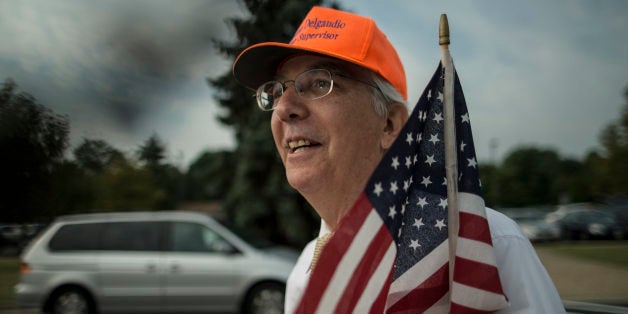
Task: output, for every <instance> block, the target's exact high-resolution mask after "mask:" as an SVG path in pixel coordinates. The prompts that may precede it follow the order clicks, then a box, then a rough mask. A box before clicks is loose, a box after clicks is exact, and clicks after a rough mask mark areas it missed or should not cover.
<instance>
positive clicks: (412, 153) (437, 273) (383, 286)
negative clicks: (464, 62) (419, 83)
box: [297, 65, 507, 313]
mask: <svg viewBox="0 0 628 314" xmlns="http://www.w3.org/2000/svg"><path fill="white" fill-rule="evenodd" d="M444 73H445V71H444V67H443V66H442V65H439V66H438V68H437V70H436V72H435V73H434V76H433V77H432V79H431V81H430V83H429V84H428V86H427V87H426V89H425V90H424V92H423V94H422V95H421V97H420V98H419V101H418V103H417V105H416V106H415V108H414V110H413V112H412V114H411V116H410V118H409V120H408V122H407V123H406V125H405V126H404V128H403V130H402V133H400V135H399V137H398V138H397V140H396V141H395V143H394V144H393V146H392V147H391V149H390V150H389V151H388V152H387V154H386V155H385V156H384V158H383V159H382V161H381V162H380V164H379V165H378V167H377V169H375V171H374V173H373V175H372V177H371V178H370V180H369V182H368V183H367V185H366V188H365V191H364V192H363V193H362V194H361V195H360V197H359V198H358V200H357V201H356V203H355V205H354V206H353V207H352V208H351V210H349V212H348V213H347V215H346V216H345V218H343V220H342V221H341V222H340V224H339V226H338V228H337V230H336V231H335V232H334V234H333V236H332V238H331V239H330V241H329V243H328V244H327V245H326V246H325V248H324V249H323V251H322V254H321V256H320V259H319V261H318V263H317V265H316V268H315V269H314V270H313V272H312V274H311V276H310V281H309V283H308V286H307V288H306V290H305V293H304V295H303V297H302V299H301V303H300V304H299V307H298V309H297V313H350V312H353V313H384V312H387V313H424V312H427V313H446V312H450V313H484V312H490V311H495V310H497V309H500V308H502V307H504V306H505V305H506V304H507V301H506V298H505V296H504V294H503V291H502V288H501V283H500V280H499V274H498V272H497V266H496V262H495V254H494V252H493V247H492V242H491V237H490V232H489V227H488V222H487V220H486V212H485V208H484V201H483V199H482V197H481V194H482V192H481V186H480V181H479V173H478V165H477V161H476V157H475V148H474V145H473V139H472V134H471V126H470V121H469V115H468V112H467V108H466V104H465V101H464V95H463V94H462V87H461V86H460V82H459V80H458V77H457V74H455V71H454V72H453V73H454V100H455V102H454V107H455V131H456V132H455V133H456V146H457V160H458V198H457V200H458V201H457V202H458V207H459V225H460V227H459V233H458V238H457V240H456V243H457V244H456V257H455V267H454V272H453V274H454V279H453V284H452V287H451V289H450V284H449V282H450V279H449V244H450V242H451V241H449V239H448V202H447V180H446V173H445V163H444V162H445V148H444V147H445V146H444V115H443V85H444V81H445V80H444Z"/></svg>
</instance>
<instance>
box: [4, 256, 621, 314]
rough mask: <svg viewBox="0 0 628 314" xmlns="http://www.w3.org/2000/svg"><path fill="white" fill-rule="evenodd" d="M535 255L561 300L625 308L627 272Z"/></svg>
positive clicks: (15, 313) (9, 312)
mask: <svg viewBox="0 0 628 314" xmlns="http://www.w3.org/2000/svg"><path fill="white" fill-rule="evenodd" d="M537 253H538V255H539V257H540V259H541V261H542V262H543V264H544V265H545V268H547V271H548V273H549V274H550V276H551V277H552V279H553V280H554V284H555V285H556V288H557V289H558V293H559V294H560V296H561V298H562V299H563V300H570V301H584V302H593V303H605V304H618V305H624V306H628V269H627V268H622V267H616V266H613V265H609V264H606V263H597V262H591V261H586V260H578V259H573V258H570V257H568V256H564V255H559V254H555V253H552V252H551V251H550V250H549V249H544V248H543V247H542V246H541V247H538V248H537ZM0 313H1V314H35V313H38V311H33V310H29V311H25V310H14V309H0Z"/></svg>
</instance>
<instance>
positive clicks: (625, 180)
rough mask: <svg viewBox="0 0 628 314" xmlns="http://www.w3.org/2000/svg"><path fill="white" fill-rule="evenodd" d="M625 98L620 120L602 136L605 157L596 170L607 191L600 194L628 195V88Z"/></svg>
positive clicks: (601, 159) (599, 161) (625, 91)
mask: <svg viewBox="0 0 628 314" xmlns="http://www.w3.org/2000/svg"><path fill="white" fill-rule="evenodd" d="M624 98H625V104H624V106H623V108H622V110H621V113H620V117H619V119H618V120H617V121H616V122H613V123H611V124H609V125H608V126H607V127H606V128H605V129H604V130H603V131H602V133H601V134H600V142H601V144H602V147H603V151H602V153H601V156H603V157H602V158H600V159H598V162H597V165H596V168H597V169H596V170H597V171H598V172H599V173H600V174H601V175H602V182H601V184H602V185H604V186H605V190H603V191H598V193H605V194H607V195H610V196H622V195H623V196H625V195H628V175H626V174H627V173H628V87H626V89H625V90H624ZM622 174H623V175H622Z"/></svg>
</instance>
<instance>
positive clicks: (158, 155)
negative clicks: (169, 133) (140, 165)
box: [137, 134, 166, 167]
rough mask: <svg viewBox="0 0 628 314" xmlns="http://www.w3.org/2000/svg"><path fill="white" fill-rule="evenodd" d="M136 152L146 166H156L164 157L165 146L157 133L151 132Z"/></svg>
mask: <svg viewBox="0 0 628 314" xmlns="http://www.w3.org/2000/svg"><path fill="white" fill-rule="evenodd" d="M137 154H138V156H139V160H140V161H142V162H144V163H145V164H146V165H147V166H149V167H157V166H159V165H161V163H162V161H163V160H164V158H165V157H166V146H165V144H164V143H163V142H162V141H161V139H160V138H159V136H157V134H153V135H151V136H150V137H149V138H148V140H146V142H145V143H144V144H143V145H141V146H140V148H139V150H138V152H137Z"/></svg>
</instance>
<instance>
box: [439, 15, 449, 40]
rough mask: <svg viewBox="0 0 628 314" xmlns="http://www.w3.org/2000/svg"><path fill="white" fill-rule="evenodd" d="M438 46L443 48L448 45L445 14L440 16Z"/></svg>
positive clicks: (447, 23) (447, 28) (447, 26)
mask: <svg viewBox="0 0 628 314" xmlns="http://www.w3.org/2000/svg"><path fill="white" fill-rule="evenodd" d="M438 44H439V45H441V46H443V45H446V46H448V45H449V22H448V21H447V14H441V15H440V26H439V27H438Z"/></svg>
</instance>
